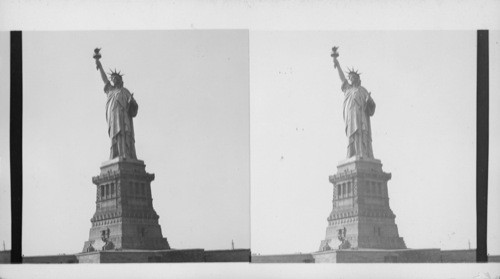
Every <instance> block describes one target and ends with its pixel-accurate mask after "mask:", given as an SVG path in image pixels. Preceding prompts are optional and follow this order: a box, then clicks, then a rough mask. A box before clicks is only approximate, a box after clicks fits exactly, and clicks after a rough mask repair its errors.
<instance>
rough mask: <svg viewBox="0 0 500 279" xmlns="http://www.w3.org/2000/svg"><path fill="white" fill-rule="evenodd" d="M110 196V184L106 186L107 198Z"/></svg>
mask: <svg viewBox="0 0 500 279" xmlns="http://www.w3.org/2000/svg"><path fill="white" fill-rule="evenodd" d="M107 196H109V184H106V197H107Z"/></svg>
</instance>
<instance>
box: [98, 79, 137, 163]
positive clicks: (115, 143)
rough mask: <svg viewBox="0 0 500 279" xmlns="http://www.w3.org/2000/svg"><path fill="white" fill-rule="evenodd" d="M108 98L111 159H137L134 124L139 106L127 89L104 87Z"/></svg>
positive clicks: (109, 85) (107, 115)
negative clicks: (133, 119)
mask: <svg viewBox="0 0 500 279" xmlns="http://www.w3.org/2000/svg"><path fill="white" fill-rule="evenodd" d="M104 92H105V93H106V96H107V101H106V121H107V123H108V135H109V138H110V139H111V149H110V155H109V157H110V159H113V158H116V157H124V158H131V159H137V156H136V154H135V139H134V123H133V121H132V118H133V117H135V116H136V115H137V109H138V105H137V103H136V101H135V100H134V98H133V97H132V94H130V92H129V91H128V90H127V89H126V88H125V87H115V86H112V85H111V83H110V82H108V83H106V85H105V86H104Z"/></svg>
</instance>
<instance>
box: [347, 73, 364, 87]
mask: <svg viewBox="0 0 500 279" xmlns="http://www.w3.org/2000/svg"><path fill="white" fill-rule="evenodd" d="M348 70H349V71H348V72H347V77H348V79H349V81H350V82H351V85H353V86H360V85H361V78H360V77H359V75H361V73H358V71H355V70H354V69H348Z"/></svg>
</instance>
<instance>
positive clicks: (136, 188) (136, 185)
mask: <svg viewBox="0 0 500 279" xmlns="http://www.w3.org/2000/svg"><path fill="white" fill-rule="evenodd" d="M139 191H140V189H139V183H135V195H136V196H139Z"/></svg>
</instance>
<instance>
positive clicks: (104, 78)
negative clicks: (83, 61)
mask: <svg viewBox="0 0 500 279" xmlns="http://www.w3.org/2000/svg"><path fill="white" fill-rule="evenodd" d="M100 50H101V49H100V48H96V49H94V59H95V65H96V68H97V70H99V72H100V73H101V78H102V81H103V82H104V84H107V83H108V82H109V79H108V76H107V75H106V72H104V69H103V68H102V64H101V61H99V59H101V54H100V53H99V51H100Z"/></svg>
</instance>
